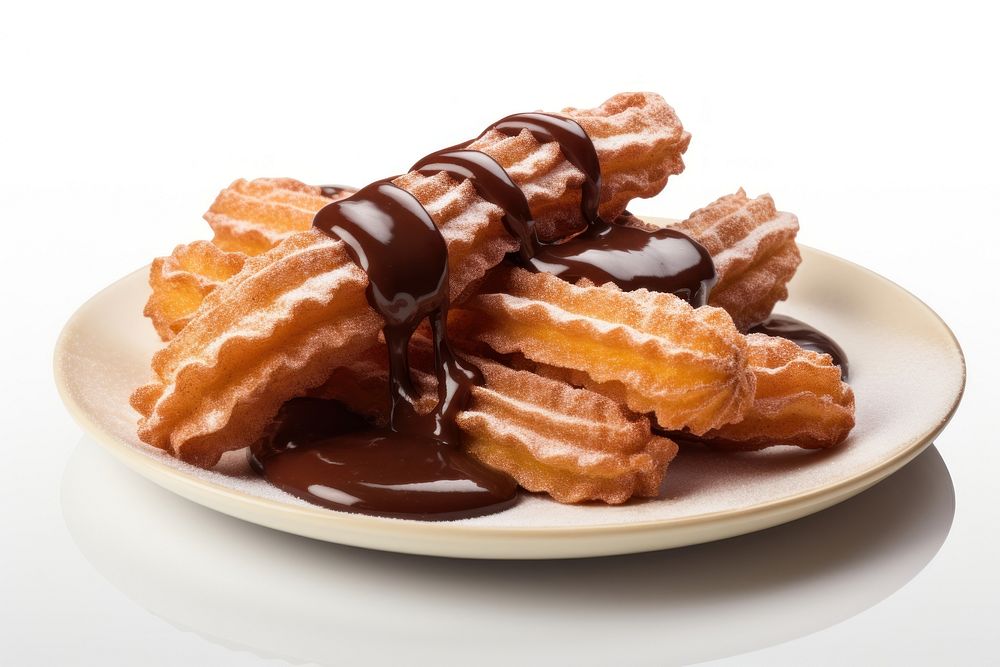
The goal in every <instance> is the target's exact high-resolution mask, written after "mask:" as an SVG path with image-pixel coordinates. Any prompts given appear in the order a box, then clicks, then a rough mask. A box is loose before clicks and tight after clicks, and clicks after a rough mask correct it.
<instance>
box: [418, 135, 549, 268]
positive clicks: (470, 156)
mask: <svg viewBox="0 0 1000 667" xmlns="http://www.w3.org/2000/svg"><path fill="white" fill-rule="evenodd" d="M410 171H416V172H419V173H421V174H423V175H425V176H431V175H434V174H436V173H439V172H442V171H443V172H445V173H447V174H449V175H451V176H453V177H455V178H456V179H459V180H461V179H468V180H469V181H471V182H472V185H473V187H475V188H476V192H478V193H479V196H480V197H482V198H483V199H485V200H486V201H488V202H492V203H494V204H496V205H497V206H499V207H500V208H502V209H503V210H504V216H503V224H504V227H506V228H507V231H508V232H509V233H510V235H511V236H513V237H514V238H515V239H517V240H518V241H519V242H520V251H519V253H520V256H521V258H522V259H524V260H527V259H529V258H530V257H531V256H532V255H533V254H534V252H535V246H536V244H537V242H538V240H537V239H536V238H535V223H534V221H533V220H532V219H531V210H530V209H529V208H528V199H527V198H526V197H525V196H524V192H522V191H521V188H519V187H517V184H516V183H514V181H513V180H512V179H511V177H510V176H509V175H508V174H507V172H506V171H505V170H504V168H503V167H501V166H500V164H499V163H498V162H497V161H496V160H494V159H493V158H491V157H490V156H489V155H487V154H486V153H483V152H480V151H470V150H465V149H454V148H446V149H444V150H443V151H438V152H436V153H431V154H430V155H428V156H426V157H424V158H423V159H421V160H419V161H417V163H416V164H414V165H413V166H412V167H410Z"/></svg>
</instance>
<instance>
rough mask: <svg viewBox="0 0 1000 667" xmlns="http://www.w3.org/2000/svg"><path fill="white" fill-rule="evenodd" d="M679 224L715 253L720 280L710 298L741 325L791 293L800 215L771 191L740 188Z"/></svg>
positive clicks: (797, 260) (758, 318) (797, 256)
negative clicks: (780, 204)
mask: <svg viewBox="0 0 1000 667" xmlns="http://www.w3.org/2000/svg"><path fill="white" fill-rule="evenodd" d="M675 228H676V229H679V230H680V231H682V232H684V233H685V234H687V235H688V236H690V237H691V238H693V239H694V240H695V241H698V242H699V243H700V244H702V245H703V246H705V248H706V249H707V250H708V252H709V254H711V255H712V261H713V262H715V271H716V275H717V276H718V281H717V282H716V284H715V287H714V288H712V293H711V296H710V297H709V300H708V302H709V304H710V305H713V306H719V307H720V308H725V309H726V311H727V312H728V313H729V314H730V315H731V316H732V318H733V321H734V322H735V323H736V326H737V327H739V329H740V330H741V331H746V330H747V329H748V328H749V327H751V326H752V325H754V324H756V323H758V322H760V321H761V320H763V319H764V318H766V317H767V316H768V315H769V314H770V313H771V310H772V309H773V308H774V304H776V303H777V302H778V301H781V300H782V299H786V298H787V297H788V288H787V284H788V281H789V280H791V278H792V276H793V275H794V274H795V270H796V269H797V268H798V266H799V263H800V262H801V261H802V257H801V255H800V254H799V249H798V246H797V245H796V244H795V235H796V234H797V233H798V230H799V221H798V218H796V217H795V216H794V215H792V214H791V213H783V212H781V211H778V210H777V209H776V208H775V206H774V200H773V199H772V198H771V196H770V195H762V196H760V197H757V198H756V199H750V198H749V197H747V195H746V193H745V192H744V191H743V190H742V189H740V190H738V191H737V192H736V193H734V194H731V195H726V196H725V197H721V198H719V199H717V200H716V201H714V202H712V203H711V204H709V205H708V206H706V207H704V208H702V209H699V210H697V211H695V212H694V213H692V214H691V215H690V216H688V218H687V219H686V220H684V221H682V222H679V223H678V224H677V225H676V226H675Z"/></svg>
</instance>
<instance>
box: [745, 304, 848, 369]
mask: <svg viewBox="0 0 1000 667" xmlns="http://www.w3.org/2000/svg"><path fill="white" fill-rule="evenodd" d="M747 333H762V334H767V335H768V336H779V337H781V338H787V339H788V340H790V341H792V342H794V343H796V344H797V345H798V346H799V347H802V348H805V349H807V350H812V351H814V352H821V353H824V354H829V355H830V356H831V357H832V358H833V363H835V364H837V365H838V366H840V377H841V379H843V380H846V379H847V375H848V363H847V354H846V353H845V352H844V349H843V348H842V347H840V346H839V345H837V343H836V342H835V341H834V340H833V339H832V338H830V337H829V336H827V335H826V334H825V333H823V332H822V331H820V330H819V329H816V328H815V327H812V326H810V325H808V324H806V323H805V322H802V321H800V320H797V319H795V318H794V317H788V316H787V315H771V317H769V318H767V319H766V320H764V321H763V322H761V323H760V324H755V325H754V326H752V327H750V330H749V331H747Z"/></svg>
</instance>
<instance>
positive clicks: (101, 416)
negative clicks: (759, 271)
mask: <svg viewBox="0 0 1000 667" xmlns="http://www.w3.org/2000/svg"><path fill="white" fill-rule="evenodd" d="M802 251H803V252H802V254H803V262H802V266H801V268H800V269H799V272H798V274H797V275H796V277H795V279H794V281H793V282H792V284H791V287H790V290H791V298H790V299H789V301H787V302H785V303H782V304H779V306H780V307H779V308H778V311H779V312H782V313H784V314H788V315H792V316H794V317H798V318H800V319H803V320H806V321H807V322H809V323H811V324H813V325H815V326H817V327H819V328H820V329H821V330H823V331H825V332H827V333H828V334H830V335H831V336H832V337H833V338H834V339H836V340H837V341H838V342H839V343H840V344H841V346H842V347H843V348H844V349H845V350H846V352H847V354H848V357H849V358H850V364H851V384H852V386H853V387H854V390H855V393H856V396H857V406H858V407H857V420H858V423H857V426H856V428H855V430H854V431H853V432H852V434H851V437H850V438H849V439H848V441H847V442H846V443H845V444H844V445H843V446H841V447H839V448H836V449H834V450H831V451H821V452H805V451H800V450H797V449H792V448H787V447H777V448H773V449H771V450H767V451H764V452H757V453H749V454H736V455H725V454H717V453H712V452H706V451H700V450H699V449H685V450H682V452H681V454H680V455H679V456H678V457H677V459H676V460H675V461H674V463H672V464H671V467H670V470H669V472H668V474H667V479H666V486H665V491H664V496H663V498H662V499H660V500H653V501H646V502H638V503H632V504H628V505H625V506H619V507H608V506H604V505H586V506H568V505H559V504H557V503H554V502H551V501H549V500H547V499H545V498H542V497H538V496H534V495H531V496H525V497H523V498H522V500H521V502H520V503H519V504H518V505H517V506H516V507H514V508H512V509H510V510H508V511H506V512H501V513H499V514H495V515H492V516H488V517H481V518H478V519H468V520H463V521H455V522H440V523H431V522H420V521H403V520H397V519H382V518H376V517H368V516H363V515H355V514H347V513H341V512H333V511H329V510H325V509H322V508H318V507H314V506H312V505H309V504H307V503H304V502H302V501H300V500H298V499H296V498H293V497H291V496H289V495H287V494H284V493H283V492H281V491H278V490H276V489H274V488H273V487H271V486H270V485H268V484H266V483H265V482H263V481H262V480H260V479H259V478H257V477H256V476H254V475H252V474H251V473H249V471H248V469H247V467H246V464H245V459H244V457H243V456H242V454H240V453H233V454H231V455H229V456H227V457H226V458H224V459H223V462H222V463H221V464H220V467H219V468H218V469H217V470H215V471H203V470H198V469H196V468H193V467H191V466H188V465H186V464H184V463H181V462H179V461H177V460H175V459H173V458H171V457H169V456H167V455H165V454H163V453H162V452H160V451H159V450H155V449H153V448H151V447H148V446H146V445H144V444H142V443H141V442H139V441H138V440H137V439H136V437H135V419H136V414H135V413H134V412H133V411H132V410H131V408H130V407H129V405H128V395H129V393H130V392H131V390H132V389H133V388H134V387H135V386H137V385H139V384H140V383H142V382H144V381H145V380H146V379H147V378H148V375H149V366H148V363H149V358H150V356H151V355H152V353H153V351H154V350H155V349H156V348H157V347H158V346H159V344H160V343H159V341H158V339H157V337H156V335H155V334H154V332H153V329H152V326H151V325H150V324H149V322H148V321H147V320H145V319H144V318H143V317H142V306H143V304H144V302H145V300H146V297H147V295H148V291H149V288H148V287H147V285H146V274H147V269H141V270H139V271H136V272H135V273H133V274H131V275H128V276H126V277H125V278H122V279H121V280H119V281H118V282H116V283H114V284H113V285H111V286H110V287H108V288H106V289H104V290H103V291H101V292H100V293H98V294H97V295H96V296H94V297H93V298H92V299H91V300H90V301H88V302H87V303H85V304H84V305H83V306H82V307H81V308H80V309H79V310H78V311H77V312H76V313H75V314H74V315H73V317H72V318H71V319H70V321H69V322H68V323H67V324H66V327H65V328H64V330H63V332H62V335H61V337H60V339H59V342H58V344H57V345H56V350H55V375H56V383H57V385H58V387H59V391H60V393H61V395H62V398H63V401H64V402H65V403H66V406H67V408H68V409H69V411H70V412H71V413H72V414H73V416H74V417H75V418H76V420H77V421H78V422H79V423H80V425H81V426H82V427H83V428H84V429H85V430H86V431H87V432H88V433H89V434H90V435H92V436H93V437H94V438H96V439H97V440H98V441H99V442H100V443H102V444H103V445H104V446H105V447H107V448H108V449H109V450H110V451H111V452H112V453H113V454H115V455H116V456H117V457H118V458H119V459H120V460H121V461H123V462H124V463H125V464H126V465H128V466H129V467H130V468H132V469H133V470H135V471H136V472H138V473H140V474H142V475H144V476H145V477H147V478H149V479H150V480H152V481H154V482H156V483H157V484H159V485H161V486H163V487H165V488H167V489H169V490H170V491H173V492H174V493H176V494H178V495H180V496H183V497H185V498H188V499H189V500H192V501H194V502H196V503H200V504H202V505H205V506H206V507H210V508H212V509H215V510H218V511H219V512H223V513H225V514H229V515H231V516H234V517H237V518H240V519H243V520H246V521H250V522H253V523H257V524H260V525H263V526H269V527H271V528H276V529H278V530H283V531H287V532H289V533H296V534H299V535H305V536H307V537H313V538H316V539H321V540H328V541H331V542H338V543H342V544H349V545H354V546H361V547H368V548H372V549H382V550H386V551H397V552H403V553H416V554H427V555H435V556H455V557H467V558H567V557H583V556H604V555H610V554H623V553H633V552H641V551H651V550H656V549H667V548H671V547H678V546H683V545H688V544H696V543H699V542H707V541H711V540H718V539H722V538H726V537H732V536H734V535H740V534H743V533H748V532H751V531H755V530H760V529H762V528H767V527H770V526H774V525H777V524H780V523H783V522H786V521H791V520H793V519H797V518H799V517H802V516H805V515H807V514H811V513H813V512H818V511H820V510H822V509H824V508H826V507H829V506H831V505H833V504H835V503H838V502H840V501H842V500H845V499H846V498H849V497H851V496H853V495H855V494H857V493H859V492H861V491H863V490H864V489H866V488H868V487H870V486H871V485H872V484H875V483H876V482H878V481H879V480H881V479H883V478H885V477H886V476H888V475H890V474H891V473H893V472H895V471H896V470H898V469H899V468H901V467H902V466H903V465H905V464H906V463H907V462H908V461H910V460H911V459H912V458H914V457H915V456H916V455H917V454H919V453H920V452H921V451H923V449H924V448H925V447H926V446H927V445H928V444H929V443H930V442H931V441H932V440H933V438H934V437H935V436H936V435H937V434H938V433H939V432H940V431H941V429H942V428H944V426H945V424H946V423H947V422H948V420H949V419H950V417H951V415H952V413H953V412H954V411H955V408H956V407H957V406H958V402H959V400H960V398H961V395H962V390H963V388H964V385H965V363H964V360H963V358H962V351H961V349H960V348H959V346H958V343H957V341H956V340H955V337H954V336H953V334H952V333H951V331H950V330H949V329H948V327H947V326H946V325H945V324H944V322H942V321H941V319H940V318H939V317H938V316H937V315H936V314H935V313H934V312H933V311H932V310H931V309H930V308H928V307H927V306H926V305H924V304H923V303H921V302H920V301H919V300H917V299H916V298H915V297H913V296H912V295H911V294H909V293H908V292H906V291H905V290H903V289H902V288H900V287H899V286H897V285H895V284H893V283H891V282H889V281H888V280H886V279H884V278H882V277H880V276H878V275H876V274H874V273H872V272H871V271H868V270H866V269H864V268H862V267H859V266H857V265H855V264H851V263H850V262H847V261H845V260H842V259H839V258H837V257H834V256H832V255H828V254H826V253H823V252H820V251H817V250H813V249H810V248H802ZM122 502H128V499H127V498H122ZM150 520H151V521H155V520H156V517H155V516H151V517H150ZM817 537H821V536H817Z"/></svg>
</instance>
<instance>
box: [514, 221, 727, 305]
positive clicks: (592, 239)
mask: <svg viewBox="0 0 1000 667" xmlns="http://www.w3.org/2000/svg"><path fill="white" fill-rule="evenodd" d="M521 265H522V266H524V267H525V268H527V269H530V270H532V271H536V272H539V273H551V274H553V275H556V276H559V277H560V278H562V279H563V280H566V281H569V282H575V281H577V280H579V279H580V278H587V279H589V280H590V281H592V282H593V283H594V284H597V285H601V284H604V283H606V282H612V283H615V284H616V285H618V287H620V288H622V289H623V290H626V291H629V290H636V289H640V288H645V289H648V290H652V291H656V292H669V293H671V294H675V295H677V296H678V297H680V298H682V299H684V300H685V301H687V302H688V303H690V304H691V305H693V306H695V307H697V306H704V305H705V304H706V303H708V294H709V292H710V291H711V289H712V286H713V285H715V280H716V276H715V264H714V263H713V262H712V256H711V255H710V254H709V253H708V251H707V250H706V249H705V248H704V246H702V245H701V244H700V243H697V242H696V241H694V240H693V239H692V238H691V237H689V236H687V235H685V234H683V233H682V232H679V231H677V230H674V229H669V228H668V229H658V230H656V231H654V232H647V231H645V230H643V229H637V228H635V227H627V226H625V225H620V224H611V225H609V224H607V223H598V224H592V225H590V226H589V227H588V228H587V230H586V231H584V232H583V233H581V234H580V235H578V236H574V237H573V238H571V239H570V240H568V241H565V242H563V243H558V244H548V245H544V246H542V247H541V248H540V249H539V251H538V252H536V253H535V255H534V257H532V258H531V259H530V260H528V261H527V262H521Z"/></svg>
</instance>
